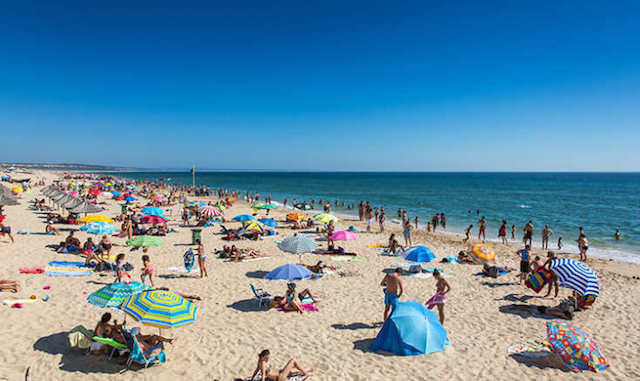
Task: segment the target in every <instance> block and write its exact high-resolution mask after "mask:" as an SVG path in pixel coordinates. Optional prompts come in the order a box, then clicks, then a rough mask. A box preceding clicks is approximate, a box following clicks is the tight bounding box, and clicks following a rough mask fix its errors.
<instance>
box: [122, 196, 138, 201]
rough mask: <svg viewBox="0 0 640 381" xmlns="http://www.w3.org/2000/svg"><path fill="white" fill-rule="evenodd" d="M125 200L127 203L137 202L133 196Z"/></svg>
mask: <svg viewBox="0 0 640 381" xmlns="http://www.w3.org/2000/svg"><path fill="white" fill-rule="evenodd" d="M124 200H125V201H126V202H132V201H135V200H136V199H135V198H134V197H133V196H127V197H125V198H124Z"/></svg>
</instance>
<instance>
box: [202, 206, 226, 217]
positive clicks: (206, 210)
mask: <svg viewBox="0 0 640 381" xmlns="http://www.w3.org/2000/svg"><path fill="white" fill-rule="evenodd" d="M198 212H200V215H202V216H205V217H215V216H219V215H220V214H221V213H220V210H219V209H218V208H216V207H215V206H211V205H207V206H203V207H201V208H200V209H198Z"/></svg>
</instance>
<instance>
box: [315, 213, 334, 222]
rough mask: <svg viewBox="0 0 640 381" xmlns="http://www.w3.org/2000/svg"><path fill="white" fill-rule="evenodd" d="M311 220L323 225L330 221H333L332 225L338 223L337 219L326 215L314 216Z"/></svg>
mask: <svg viewBox="0 0 640 381" xmlns="http://www.w3.org/2000/svg"><path fill="white" fill-rule="evenodd" d="M313 219H314V220H316V221H318V222H320V223H323V224H328V223H329V222H331V221H333V222H334V223H335V222H338V217H336V216H332V215H331V214H327V213H320V214H316V215H315V216H313Z"/></svg>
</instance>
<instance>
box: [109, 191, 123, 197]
mask: <svg viewBox="0 0 640 381" xmlns="http://www.w3.org/2000/svg"><path fill="white" fill-rule="evenodd" d="M111 194H112V195H113V197H118V196H120V195H121V194H122V193H120V192H118V191H111Z"/></svg>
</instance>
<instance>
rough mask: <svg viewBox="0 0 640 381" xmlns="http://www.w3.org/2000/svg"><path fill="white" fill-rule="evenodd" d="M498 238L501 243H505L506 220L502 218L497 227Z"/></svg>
mask: <svg viewBox="0 0 640 381" xmlns="http://www.w3.org/2000/svg"><path fill="white" fill-rule="evenodd" d="M498 238H500V239H501V240H502V243H503V244H505V245H506V244H507V220H502V225H500V229H498Z"/></svg>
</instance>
